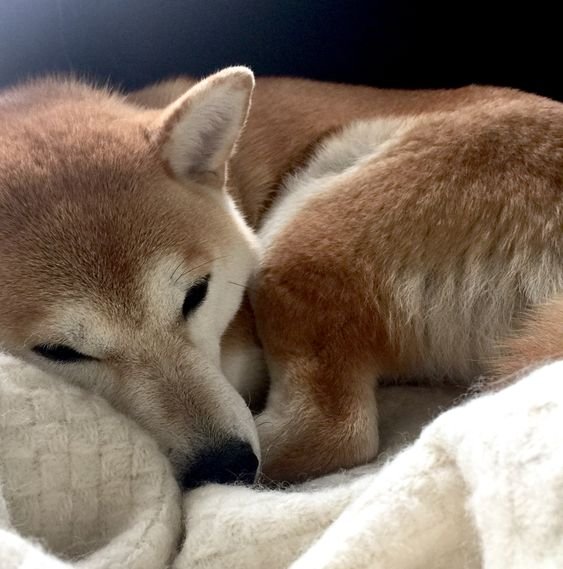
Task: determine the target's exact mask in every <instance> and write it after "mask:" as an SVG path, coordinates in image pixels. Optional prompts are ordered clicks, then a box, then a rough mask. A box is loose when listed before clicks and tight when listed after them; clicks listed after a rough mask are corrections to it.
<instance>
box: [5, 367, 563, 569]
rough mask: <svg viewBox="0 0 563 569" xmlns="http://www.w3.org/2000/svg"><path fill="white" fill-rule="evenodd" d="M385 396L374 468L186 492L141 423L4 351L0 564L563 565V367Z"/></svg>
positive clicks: (295, 568)
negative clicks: (467, 389)
mask: <svg viewBox="0 0 563 569" xmlns="http://www.w3.org/2000/svg"><path fill="white" fill-rule="evenodd" d="M380 391H381V396H380V400H381V402H382V405H381V406H382V409H383V411H382V417H381V427H382V433H383V442H384V445H385V447H386V450H385V451H384V452H383V454H382V456H381V457H380V459H379V460H378V462H377V463H375V464H373V465H367V466H364V467H362V468H359V469H356V470H354V471H350V472H347V473H342V474H337V475H333V476H330V477H327V478H324V479H320V480H318V481H315V482H314V483H310V484H308V485H305V486H301V487H293V488H288V489H285V490H283V491H282V490H256V489H249V488H244V487H220V486H208V487H205V488H202V489H199V490H196V491H193V492H191V493H189V494H188V495H186V496H185V497H184V498H182V497H181V495H180V493H179V490H178V488H177V486H176V484H175V482H174V480H173V477H172V473H171V470H170V468H169V465H168V463H167V461H166V459H165V458H164V457H163V456H162V455H161V454H160V453H159V451H158V449H157V447H156V445H155V444H154V442H153V441H152V439H151V438H150V437H149V436H148V435H147V434H145V433H144V432H143V431H142V430H141V429H139V428H138V427H137V426H136V425H135V424H133V423H132V422H131V421H129V420H128V419H126V418H125V417H122V416H121V415H119V414H118V413H117V412H115V411H114V410H113V409H112V408H111V407H110V406H109V405H108V404H106V403H105V402H104V401H103V400H101V399H99V398H98V397H96V396H94V395H91V394H88V393H85V392H84V391H82V390H80V389H78V388H76V387H72V386H70V385H67V384H66V383H64V382H62V381H61V380H58V379H56V378H52V377H49V376H47V375H45V374H43V373H41V372H39V371H37V370H34V369H31V368H29V367H26V366H24V365H23V364H20V363H17V362H14V361H13V360H11V359H8V358H5V357H1V358H0V568H1V569H16V568H18V569H24V568H25V569H55V568H57V569H63V568H66V569H70V568H76V567H80V568H83V569H86V568H88V569H90V568H92V569H93V568H96V569H102V568H115V569H117V568H119V569H133V568H135V569H137V568H138V569H165V568H170V567H173V568H174V569H194V568H202V569H203V568H205V569H215V568H221V569H223V568H228V569H238V568H241V569H242V568H244V569H254V568H256V569H258V568H260V569H262V568H267V569H278V568H279V569H281V568H286V567H291V568H292V569H321V568H322V569H329V568H336V567H338V568H344V569H348V568H350V569H352V568H353V569H364V568H365V569H367V568H369V569H383V568H385V569H406V568H409V569H415V568H419V569H446V568H447V569H481V568H486V569H561V568H563V444H562V443H563V362H560V363H555V364H551V365H549V366H546V367H544V368H542V369H540V370H537V371H535V372H533V373H531V374H530V375H529V376H528V377H526V378H524V379H522V380H520V381H519V382H518V383H516V384H514V385H513V386H511V387H508V388H506V389H504V390H502V391H500V392H498V393H495V394H490V395H484V396H480V397H477V398H473V399H470V400H466V401H463V402H461V403H460V402H459V400H456V401H455V402H454V395H455V394H452V393H451V392H448V391H446V390H443V389H438V388H415V387H412V388H407V387H402V388H401V387H390V388H383V389H381V390H380ZM454 403H457V405H454ZM446 407H452V408H451V409H450V410H445V411H444V412H443V413H442V414H440V415H439V416H438V417H437V418H436V419H434V420H433V421H430V422H429V424H428V426H427V427H426V428H425V429H424V430H423V432H422V434H420V436H418V432H419V429H420V427H421V425H422V424H423V423H425V422H427V421H429V418H430V417H431V416H433V415H437V414H438V412H439V411H441V410H444V409H445V408H446ZM412 437H415V440H414V442H412V443H410V444H409V443H408V441H409V438H412ZM397 449H399V450H397Z"/></svg>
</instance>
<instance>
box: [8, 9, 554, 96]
mask: <svg viewBox="0 0 563 569" xmlns="http://www.w3.org/2000/svg"><path fill="white" fill-rule="evenodd" d="M560 24H561V18H560V17H559V16H558V15H557V14H556V2H551V3H546V2H535V3H534V2H530V1H528V2H524V3H522V2H518V0H514V1H513V2H512V3H511V4H510V5H504V4H501V3H499V2H489V3H484V2H467V1H465V0H452V1H451V2H449V3H442V2H440V3H434V2H415V1H410V0H349V1H347V0H340V1H338V0H278V1H272V0H0V85H8V84H11V83H14V82H15V81H17V80H19V79H22V78H25V77H28V76H30V75H36V74H40V73H46V72H52V71H70V70H73V71H77V72H79V73H83V74H87V75H89V76H92V77H95V78H98V79H101V80H108V79H109V81H110V82H112V83H114V84H118V85H122V86H124V87H127V88H133V87H138V86H141V85H144V84H146V83H148V82H151V81H154V80H157V79H161V78H162V77H166V76H169V75H174V74H180V73H188V74H193V75H197V76H201V75H205V74H207V73H210V72H212V71H215V70H217V69H219V68H220V67H223V66H226V65H231V64H246V65H249V66H251V67H252V68H253V69H254V71H255V72H256V73H257V74H262V75H264V74H272V75H297V76H304V77H311V78H318V79H325V80H333V81H341V82H350V83H366V84H371V85H376V86H381V87H405V88H418V87H451V86H457V85H463V84H467V83H485V84H497V85H509V86H513V87H519V88H521V89H525V90H528V91H533V92H536V93H540V94H543V95H547V96H551V97H553V98H557V99H560V100H563V88H562V86H561V85H560V83H561V81H560V75H561V55H562V47H561V45H562V44H561V34H562V31H561V26H560Z"/></svg>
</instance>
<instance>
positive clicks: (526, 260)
mask: <svg viewBox="0 0 563 569" xmlns="http://www.w3.org/2000/svg"><path fill="white" fill-rule="evenodd" d="M253 87H254V80H253V76H252V74H251V72H250V71H249V70H248V69H246V68H241V67H235V68H229V69H226V70H223V71H221V72H219V73H217V74H215V75H213V76H211V77H209V78H207V79H205V80H203V81H201V82H196V81H193V80H191V79H178V80H174V81H169V82H164V83H161V84H158V85H155V86H150V87H148V88H146V89H143V90H141V91H139V92H136V93H132V94H130V95H127V96H123V95H120V94H117V93H110V92H108V91H107V90H106V89H98V88H95V87H92V86H89V85H86V84H84V83H81V82H80V81H75V80H69V79H53V78H51V79H45V80H39V81H35V82H31V83H28V84H25V85H22V86H19V87H15V88H13V89H10V90H7V91H5V92H4V93H3V94H2V95H1V97H0V124H1V126H2V128H1V129H0V344H1V346H2V348H3V349H4V350H6V351H8V352H10V353H12V354H13V355H15V356H16V357H19V358H22V359H24V360H26V361H29V362H32V363H33V364H35V365H37V366H40V367H42V368H44V369H47V370H49V371H50V372H52V373H54V374H59V375H62V376H65V377H66V378H68V379H69V380H72V381H75V382H78V383H80V384H81V385H84V386H86V387H87V388H89V389H93V390H95V391H96V392H98V393H101V394H103V395H104V396H105V397H107V398H108V399H109V400H110V401H112V402H113V404H114V405H115V406H116V407H117V408H119V409H121V410H123V411H124V412H126V413H128V414H130V415H131V416H132V417H134V418H135V419H136V420H137V421H139V422H140V423H141V424H142V425H144V426H145V427H146V428H147V429H148V430H149V431H151V432H152V433H153V434H154V436H155V437H156V438H157V440H158V441H159V442H160V444H161V446H162V448H163V450H164V451H166V452H167V453H168V454H169V456H170V458H171V460H172V463H173V464H174V466H175V469H176V472H177V475H178V479H179V481H180V483H181V484H182V485H183V486H184V487H185V488H189V487H192V486H197V485H199V484H202V483H204V482H207V481H215V482H233V481H237V480H241V481H244V482H251V481H253V480H254V479H255V476H256V473H257V471H258V470H259V463H260V461H261V470H262V471H263V472H264V473H265V476H267V477H269V478H273V479H286V480H298V479H300V478H303V477H306V476H310V475H318V474H322V473H324V472H328V471H330V470H334V469H337V468H341V467H349V466H353V465H355V464H358V463H361V462H365V461H367V460H370V459H371V458H373V457H374V455H375V454H376V452H377V445H378V438H377V405H376V390H375V386H376V383H377V382H378V381H382V380H384V379H392V380H399V379H406V380H411V381H412V380H424V381H428V380H434V381H436V380H444V379H448V380H453V381H463V382H470V381H473V380H474V379H475V378H477V377H478V376H479V375H481V374H483V373H486V372H488V370H498V373H499V374H504V373H509V372H510V373H512V372H513V371H514V369H513V368H519V367H521V366H523V365H528V364H529V363H530V362H532V361H539V360H540V359H542V358H547V357H555V356H557V355H558V354H559V355H560V354H561V345H562V342H563V338H562V336H563V331H562V330H561V325H562V324H561V323H562V320H561V316H560V315H561V312H559V316H557V317H554V318H552V320H550V318H551V314H552V312H551V310H550V309H548V308H537V309H536V310H537V312H536V313H533V314H532V316H530V317H529V318H530V321H529V322H528V324H527V325H526V326H525V327H523V328H522V329H521V328H520V327H519V325H518V322H520V318H521V317H522V316H523V315H524V314H525V313H526V311H527V310H529V309H530V308H532V307H537V306H541V305H542V304H543V303H545V302H548V301H550V299H553V298H555V296H556V295H557V294H558V293H560V292H561V291H563V247H562V245H563V231H562V230H563V106H562V105H560V104H559V103H556V102H554V101H550V100H547V99H543V98H541V97H537V96H534V95H529V94H525V93H521V92H518V91H514V90H510V89H496V88H488V87H468V88H462V89H456V90H447V91H427V92H403V91H382V90H378V89H373V88H367V87H352V86H345V85H335V84H322V83H316V82H312V81H306V80H292V79H259V80H258V87H257V89H256V91H255V93H254V97H253V103H252V107H251V111H250V114H249V115H248V112H249V107H250V101H251V95H252V91H253ZM247 115H248V120H247ZM245 123H246V126H244V125H245ZM243 126H244V128H243ZM241 132H242V134H241ZM235 146H236V149H235ZM245 289H246V290H248V298H246V299H245V297H244V293H245ZM552 302H554V303H557V302H559V301H557V300H553V301H552ZM520 330H522V331H521V332H520ZM540 333H543V334H546V335H547V336H549V337H550V338H552V341H551V342H547V341H546V342H541V340H539V343H540V348H539V349H535V348H534V346H536V344H537V342H534V341H533V338H537V337H538V335H539V334H540ZM530 335H531V337H532V340H530ZM526 338H527V339H526ZM519 342H520V344H519ZM524 344H525V345H526V346H527V348H526V350H527V351H526V353H524V352H523V350H524V348H522V349H521V348H520V347H519V346H523V345H524ZM536 348H537V346H536ZM515 354H518V358H520V359H521V360H522V361H519V360H518V358H517V357H516V356H515ZM517 360H518V361H517ZM265 364H266V365H267V372H266V367H265ZM266 373H268V375H269V376H270V378H271V387H270V390H269V394H268V400H267V405H266V408H265V410H264V412H263V413H262V414H260V415H259V416H258V417H257V419H256V422H254V420H253V418H252V416H251V413H250V411H249V410H248V407H247V406H246V404H245V401H244V400H243V397H241V395H240V394H243V395H246V394H247V393H252V392H253V391H254V390H255V389H259V388H260V386H261V385H262V384H263V382H264V378H265V376H266Z"/></svg>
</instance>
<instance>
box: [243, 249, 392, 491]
mask: <svg viewBox="0 0 563 569" xmlns="http://www.w3.org/2000/svg"><path fill="white" fill-rule="evenodd" d="M296 257H297V256H296V255H295V254H292V259H291V262H284V258H283V255H271V256H270V258H269V259H268V258H266V259H265V261H264V265H263V269H262V272H261V274H260V276H259V279H258V282H257V284H256V287H255V290H254V306H255V310H256V318H257V323H258V329H259V334H260V338H261V341H262V343H263V347H264V350H265V354H266V360H267V362H268V368H269V371H270V376H271V388H270V393H269V396H268V401H267V405H266V409H265V411H264V412H263V413H262V414H261V415H259V416H258V417H257V419H256V425H257V428H258V433H259V437H260V443H261V451H262V461H263V469H262V470H263V474H264V479H265V480H266V481H268V480H275V481H280V480H285V481H297V480H302V479H304V478H307V477H310V476H316V475H320V474H324V473H327V472H330V471H333V470H336V469H339V468H344V467H351V466H355V465H358V464H362V463H365V462H367V461H369V460H371V459H373V458H374V456H375V455H376V453H377V449H378V434H377V413H376V400H375V380H376V376H377V373H378V371H379V369H378V367H379V366H378V361H380V360H379V358H377V353H378V351H380V350H378V347H379V348H380V347H381V346H382V341H381V340H382V336H381V334H378V330H381V326H380V325H378V323H377V311H376V310H375V308H374V307H373V306H371V305H370V302H369V301H366V295H365V291H360V290H357V289H356V288H355V287H354V286H353V285H352V284H351V283H353V282H355V281H354V280H353V278H352V277H353V276H352V275H349V274H346V271H345V269H344V268H342V267H336V266H335V265H334V263H328V264H326V265H324V264H322V263H320V260H319V259H316V261H315V263H314V264H315V266H312V264H311V262H310V260H307V264H306V266H301V270H300V263H299V261H298V259H297V258H296ZM309 259H310V258H309ZM303 271H304V273H303ZM376 360H377V361H376Z"/></svg>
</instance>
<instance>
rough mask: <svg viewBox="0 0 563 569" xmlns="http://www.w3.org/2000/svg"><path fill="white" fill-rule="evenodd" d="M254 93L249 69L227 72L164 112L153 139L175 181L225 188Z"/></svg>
mask: <svg viewBox="0 0 563 569" xmlns="http://www.w3.org/2000/svg"><path fill="white" fill-rule="evenodd" d="M253 88H254V76H253V74H252V71H250V69H247V68H246V67H229V68H227V69H224V70H223V71H220V72H218V73H215V74H214V75H211V76H210V77H208V78H207V79H204V80H203V81H200V82H199V83H197V84H196V85H194V86H193V87H192V88H191V89H189V90H188V91H187V92H186V93H185V94H184V95H183V96H182V97H180V98H179V99H178V100H176V101H175V102H174V103H172V104H171V105H169V106H168V107H166V108H165V109H164V110H163V111H162V114H161V115H160V117H159V119H158V121H157V124H156V131H155V137H156V142H157V145H158V151H159V152H160V155H161V157H162V159H163V160H164V161H165V163H166V164H167V166H168V167H169V168H170V170H171V172H172V174H173V175H174V176H175V177H177V178H178V179H180V180H182V179H183V180H193V181H198V182H201V183H204V184H211V185H217V184H219V185H221V186H222V185H223V183H224V178H225V168H226V163H227V160H228V159H229V157H230V155H231V153H232V151H233V148H234V145H235V143H236V141H237V138H238V136H239V133H240V130H241V128H242V126H243V125H244V122H245V120H246V116H247V114H248V109H249V106H250V97H251V95H252V90H253Z"/></svg>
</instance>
